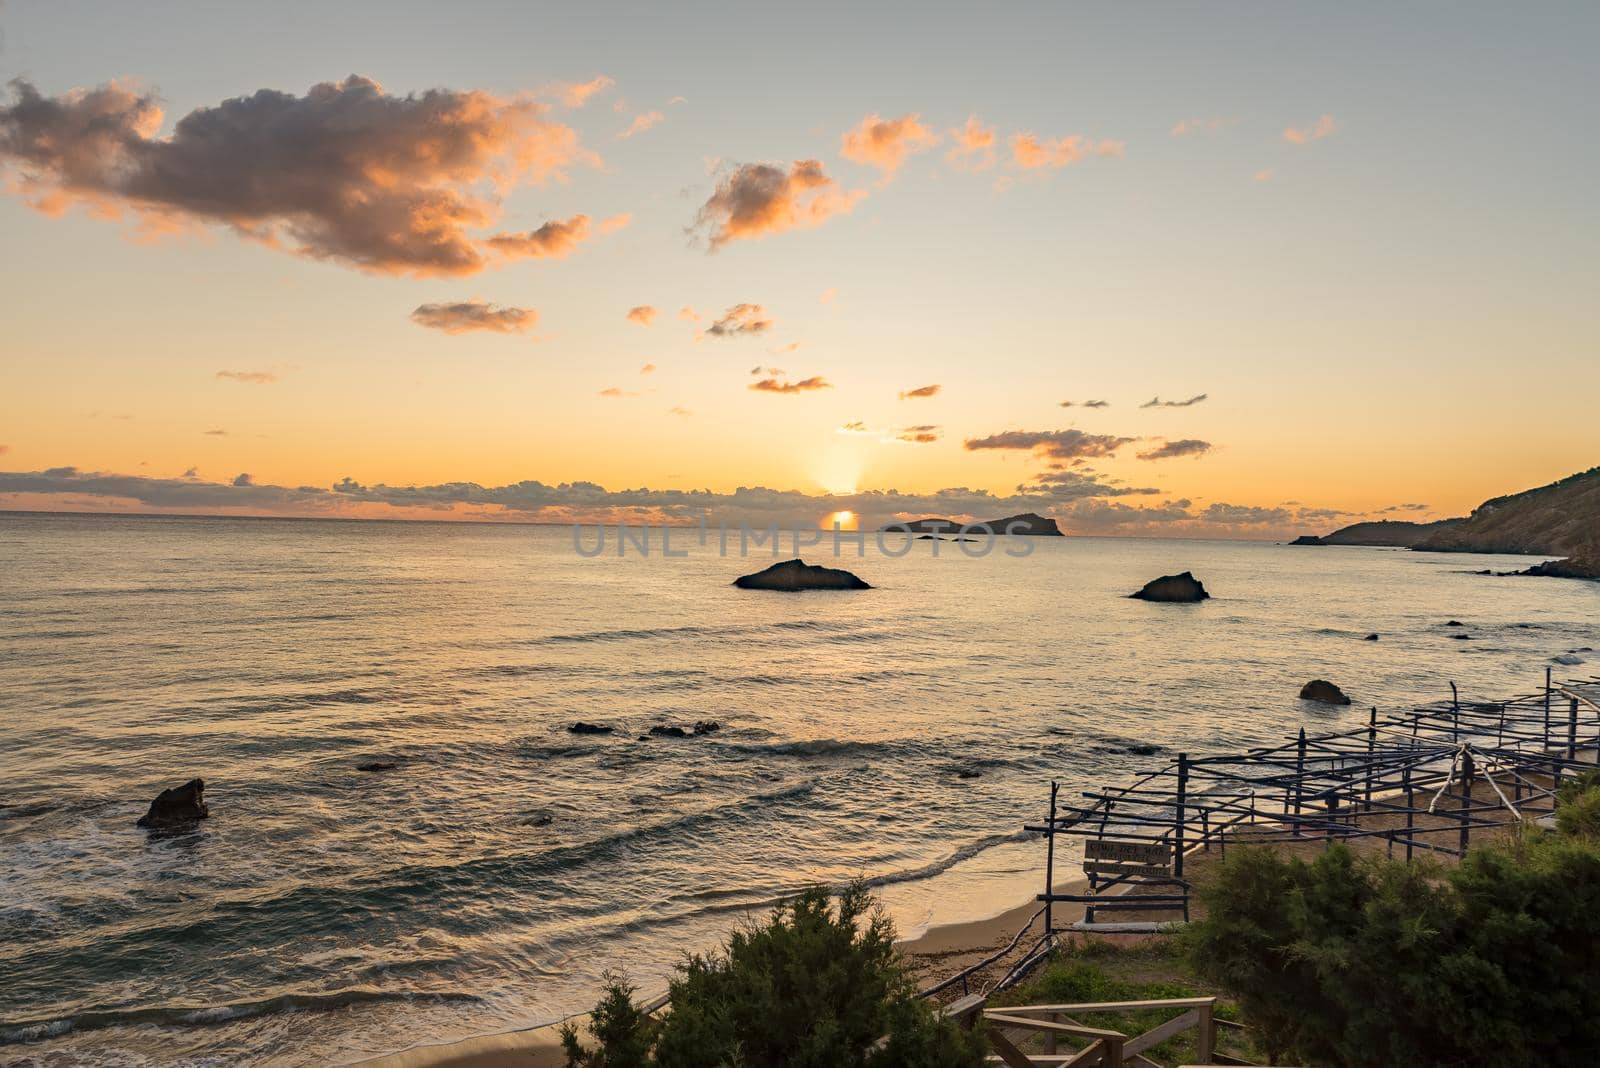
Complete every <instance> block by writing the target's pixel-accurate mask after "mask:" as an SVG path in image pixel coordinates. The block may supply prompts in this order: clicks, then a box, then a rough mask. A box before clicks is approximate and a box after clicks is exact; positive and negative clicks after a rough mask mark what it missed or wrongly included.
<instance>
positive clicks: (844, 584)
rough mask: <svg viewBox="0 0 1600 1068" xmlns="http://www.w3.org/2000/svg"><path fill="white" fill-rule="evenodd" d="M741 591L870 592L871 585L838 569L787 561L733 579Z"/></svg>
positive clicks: (800, 561)
mask: <svg viewBox="0 0 1600 1068" xmlns="http://www.w3.org/2000/svg"><path fill="white" fill-rule="evenodd" d="M733 584H734V585H735V586H737V587H739V588H740V589H741V590H778V591H781V592H783V593H799V592H800V591H801V590H870V589H872V587H871V586H869V585H867V584H866V583H865V582H863V581H861V580H860V579H859V578H857V577H856V576H855V575H852V574H851V573H850V572H848V571H846V570H844V569H843V568H838V567H821V566H819V565H817V564H808V563H806V562H805V561H804V560H801V559H798V558H796V559H794V560H784V561H783V562H782V563H777V564H773V565H772V566H771V567H769V568H767V569H766V570H764V571H757V572H756V573H755V574H753V575H741V576H740V577H738V578H736V579H734V580H733Z"/></svg>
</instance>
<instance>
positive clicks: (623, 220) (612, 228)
mask: <svg viewBox="0 0 1600 1068" xmlns="http://www.w3.org/2000/svg"><path fill="white" fill-rule="evenodd" d="M632 222H633V213H632V212H631V211H621V212H618V213H617V214H615V215H608V216H606V217H605V218H604V219H601V220H600V232H601V233H602V234H614V233H616V232H617V231H618V230H625V229H627V228H628V225H629V224H630V223H632Z"/></svg>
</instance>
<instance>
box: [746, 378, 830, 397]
mask: <svg viewBox="0 0 1600 1068" xmlns="http://www.w3.org/2000/svg"><path fill="white" fill-rule="evenodd" d="M750 388H751V389H753V390H755V391H756V392H757V393H810V392H813V391H814V390H819V389H832V388H833V386H832V385H831V384H830V383H829V382H828V380H827V379H825V378H823V377H821V376H820V375H817V376H813V377H811V378H802V379H801V380H800V381H798V382H789V381H785V380H782V379H777V378H763V379H761V381H759V382H752V383H750Z"/></svg>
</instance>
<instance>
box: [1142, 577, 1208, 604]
mask: <svg viewBox="0 0 1600 1068" xmlns="http://www.w3.org/2000/svg"><path fill="white" fill-rule="evenodd" d="M1128 596H1130V597H1132V598H1134V599H1135V600H1139V601H1176V602H1193V601H1204V600H1205V599H1206V598H1208V597H1210V596H1211V595H1210V594H1209V593H1207V592H1206V588H1205V585H1204V584H1203V583H1201V581H1200V580H1199V579H1197V578H1195V577H1194V576H1193V575H1192V574H1190V573H1189V572H1187V571H1185V572H1184V573H1183V574H1181V575H1162V576H1161V577H1160V578H1158V579H1155V580H1153V581H1150V582H1147V583H1145V584H1144V589H1142V590H1140V591H1139V592H1138V593H1131V594H1129V595H1128Z"/></svg>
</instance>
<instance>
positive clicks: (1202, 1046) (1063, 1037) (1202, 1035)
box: [982, 998, 1217, 1068]
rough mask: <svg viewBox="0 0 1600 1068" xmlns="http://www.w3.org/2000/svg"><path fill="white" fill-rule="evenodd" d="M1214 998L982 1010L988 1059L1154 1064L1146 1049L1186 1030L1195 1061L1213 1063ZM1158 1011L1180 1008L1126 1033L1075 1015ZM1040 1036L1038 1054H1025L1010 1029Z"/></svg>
mask: <svg viewBox="0 0 1600 1068" xmlns="http://www.w3.org/2000/svg"><path fill="white" fill-rule="evenodd" d="M1216 1004H1217V999H1216V998H1166V999H1162V1000H1159V1001H1104V1002H1082V1003H1077V1004H1070V1005H1007V1006H1005V1007H1004V1008H991V1009H984V1010H983V1012H982V1016H983V1020H984V1022H985V1024H986V1025H987V1029H986V1032H985V1033H986V1034H987V1036H988V1039H989V1045H990V1046H992V1047H993V1048H994V1054H993V1055H991V1056H990V1058H989V1063H991V1064H1005V1065H1009V1066H1011V1068H1038V1066H1040V1065H1049V1066H1051V1068H1067V1066H1074V1065H1083V1066H1088V1065H1095V1066H1098V1068H1123V1066H1124V1065H1143V1066H1150V1065H1155V1064H1156V1062H1155V1061H1153V1060H1151V1059H1150V1058H1148V1057H1146V1056H1144V1053H1145V1051H1146V1050H1148V1049H1151V1048H1153V1047H1155V1046H1159V1045H1160V1044H1161V1043H1163V1042H1165V1041H1167V1040H1168V1039H1170V1038H1173V1037H1175V1036H1176V1035H1179V1034H1182V1033H1183V1032H1184V1031H1189V1030H1193V1031H1194V1032H1195V1063H1198V1064H1212V1063H1216V1062H1215V1061H1214V1060H1213V1058H1214V1057H1215V1055H1216V1047H1217V1020H1216V1016H1215V1012H1216ZM1153 1009H1155V1010H1159V1009H1177V1010H1181V1011H1180V1012H1179V1013H1178V1015H1176V1016H1173V1017H1172V1018H1171V1019H1168V1020H1166V1021H1165V1022H1164V1023H1161V1024H1158V1025H1157V1026H1155V1027H1152V1028H1151V1029H1150V1030H1148V1031H1145V1032H1144V1033H1143V1034H1138V1035H1125V1034H1123V1033H1122V1032H1121V1031H1113V1030H1110V1029H1108V1028H1104V1027H1092V1026H1089V1025H1088V1024H1085V1023H1082V1022H1081V1021H1080V1020H1079V1019H1078V1017H1081V1016H1087V1015H1092V1014H1094V1013H1101V1012H1145V1011H1149V1010H1153ZM1018 1031H1020V1032H1023V1033H1025V1034H1027V1035H1033V1036H1039V1038H1040V1041H1039V1043H1038V1045H1040V1046H1041V1047H1042V1048H1041V1049H1040V1050H1038V1051H1037V1052H1031V1053H1027V1052H1024V1051H1023V1050H1022V1048H1021V1046H1020V1045H1019V1044H1018V1043H1019V1042H1022V1043H1026V1042H1027V1040H1026V1039H1023V1038H1016V1037H1014V1036H1013V1034H1012V1032H1018ZM1073 1042H1082V1043H1083V1045H1082V1046H1081V1048H1077V1049H1068V1050H1065V1051H1063V1050H1062V1049H1061V1048H1060V1047H1061V1045H1062V1044H1063V1043H1073Z"/></svg>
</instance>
